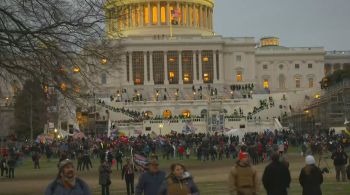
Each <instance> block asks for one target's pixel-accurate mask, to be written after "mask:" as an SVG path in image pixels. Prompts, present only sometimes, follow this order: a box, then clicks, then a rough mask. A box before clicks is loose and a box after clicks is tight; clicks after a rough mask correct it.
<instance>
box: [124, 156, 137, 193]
mask: <svg viewBox="0 0 350 195" xmlns="http://www.w3.org/2000/svg"><path fill="white" fill-rule="evenodd" d="M123 179H125V184H126V191H127V193H128V195H131V194H134V165H133V164H132V163H131V162H130V159H127V160H126V164H125V165H124V166H123V169H122V180H123Z"/></svg>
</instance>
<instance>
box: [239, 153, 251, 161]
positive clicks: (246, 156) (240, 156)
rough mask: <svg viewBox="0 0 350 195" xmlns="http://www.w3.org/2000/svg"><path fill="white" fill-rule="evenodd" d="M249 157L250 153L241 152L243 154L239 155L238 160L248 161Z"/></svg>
mask: <svg viewBox="0 0 350 195" xmlns="http://www.w3.org/2000/svg"><path fill="white" fill-rule="evenodd" d="M248 157H249V155H248V153H246V152H241V153H239V156H238V159H239V160H243V159H247V158H248Z"/></svg>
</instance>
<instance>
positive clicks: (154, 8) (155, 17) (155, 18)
mask: <svg viewBox="0 0 350 195" xmlns="http://www.w3.org/2000/svg"><path fill="white" fill-rule="evenodd" d="M152 24H153V25H154V24H158V7H157V5H153V6H152Z"/></svg>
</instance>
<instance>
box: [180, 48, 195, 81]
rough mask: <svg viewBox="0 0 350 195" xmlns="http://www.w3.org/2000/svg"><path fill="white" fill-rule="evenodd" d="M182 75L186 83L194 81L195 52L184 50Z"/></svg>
mask: <svg viewBox="0 0 350 195" xmlns="http://www.w3.org/2000/svg"><path fill="white" fill-rule="evenodd" d="M182 75H183V82H184V84H192V83H193V52H192V51H183V52H182Z"/></svg>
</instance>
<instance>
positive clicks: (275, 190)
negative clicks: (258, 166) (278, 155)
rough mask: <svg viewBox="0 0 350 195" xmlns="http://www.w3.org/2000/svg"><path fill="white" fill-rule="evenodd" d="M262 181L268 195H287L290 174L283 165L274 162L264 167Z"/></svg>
mask: <svg viewBox="0 0 350 195" xmlns="http://www.w3.org/2000/svg"><path fill="white" fill-rule="evenodd" d="M262 181H263V184H264V187H265V189H266V192H267V194H268V195H287V188H289V185H290V182H291V177H290V172H289V170H288V168H287V166H286V165H285V164H284V163H282V162H279V161H274V162H272V163H270V164H269V165H268V166H266V168H265V171H264V174H263V178H262Z"/></svg>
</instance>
